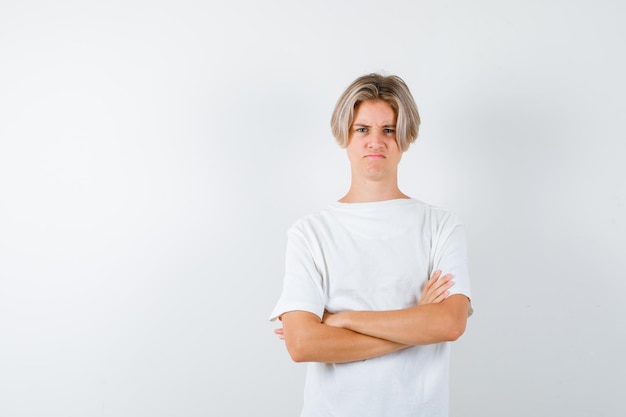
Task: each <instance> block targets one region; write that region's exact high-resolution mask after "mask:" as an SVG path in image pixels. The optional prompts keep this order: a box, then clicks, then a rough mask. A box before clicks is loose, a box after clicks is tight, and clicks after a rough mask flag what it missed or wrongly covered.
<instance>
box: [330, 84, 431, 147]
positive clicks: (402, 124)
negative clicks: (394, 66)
mask: <svg viewBox="0 0 626 417" xmlns="http://www.w3.org/2000/svg"><path fill="white" fill-rule="evenodd" d="M368 100H383V101H385V102H386V103H388V104H389V105H390V106H391V108H392V109H393V111H394V113H395V115H396V118H397V120H396V142H397V143H398V147H399V148H400V149H401V150H402V151H406V150H407V149H408V148H409V145H410V144H411V143H413V142H415V139H417V134H418V132H419V125H420V115H419V113H418V111H417V105H416V104H415V100H414V99H413V96H412V95H411V91H410V90H409V87H407V85H406V84H405V82H404V81H403V80H402V78H400V77H398V76H396V75H387V76H385V75H380V74H368V75H363V76H361V77H359V78H357V79H356V80H354V81H353V82H352V84H350V86H348V88H347V89H346V90H345V91H344V92H343V94H342V95H341V97H339V100H338V101H337V104H336V105H335V110H334V111H333V115H332V117H331V119H330V127H331V130H332V133H333V136H334V137H335V139H336V140H337V142H338V143H339V146H341V147H342V148H345V147H346V146H348V141H349V130H350V127H351V126H352V122H353V119H354V110H355V109H356V107H357V106H358V105H359V104H361V103H362V102H364V101H368Z"/></svg>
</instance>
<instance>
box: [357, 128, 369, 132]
mask: <svg viewBox="0 0 626 417" xmlns="http://www.w3.org/2000/svg"><path fill="white" fill-rule="evenodd" d="M356 131H357V132H360V133H367V128H366V127H357V128H356Z"/></svg>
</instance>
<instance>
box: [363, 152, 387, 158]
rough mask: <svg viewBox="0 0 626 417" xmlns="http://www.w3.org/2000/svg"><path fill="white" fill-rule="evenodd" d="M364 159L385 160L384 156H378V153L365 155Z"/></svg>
mask: <svg viewBox="0 0 626 417" xmlns="http://www.w3.org/2000/svg"><path fill="white" fill-rule="evenodd" d="M365 158H368V159H385V158H386V156H385V155H383V154H380V153H373V154H370V155H365Z"/></svg>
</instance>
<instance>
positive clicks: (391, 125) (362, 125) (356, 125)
mask: <svg viewBox="0 0 626 417" xmlns="http://www.w3.org/2000/svg"><path fill="white" fill-rule="evenodd" d="M352 127H372V126H370V125H366V124H364V123H353V124H352ZM381 127H383V128H388V127H393V128H394V129H395V127H396V125H394V124H388V125H382V126H381Z"/></svg>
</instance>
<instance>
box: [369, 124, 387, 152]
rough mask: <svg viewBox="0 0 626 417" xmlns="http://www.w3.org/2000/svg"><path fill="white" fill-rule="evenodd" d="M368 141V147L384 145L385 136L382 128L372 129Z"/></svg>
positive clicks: (374, 147)
mask: <svg viewBox="0 0 626 417" xmlns="http://www.w3.org/2000/svg"><path fill="white" fill-rule="evenodd" d="M368 139H369V140H368V142H367V147H368V148H373V149H376V148H380V147H382V146H383V145H384V143H385V141H384V140H385V136H384V134H383V132H382V130H378V129H375V130H374V131H372V132H371V133H370V135H369V137H368Z"/></svg>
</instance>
